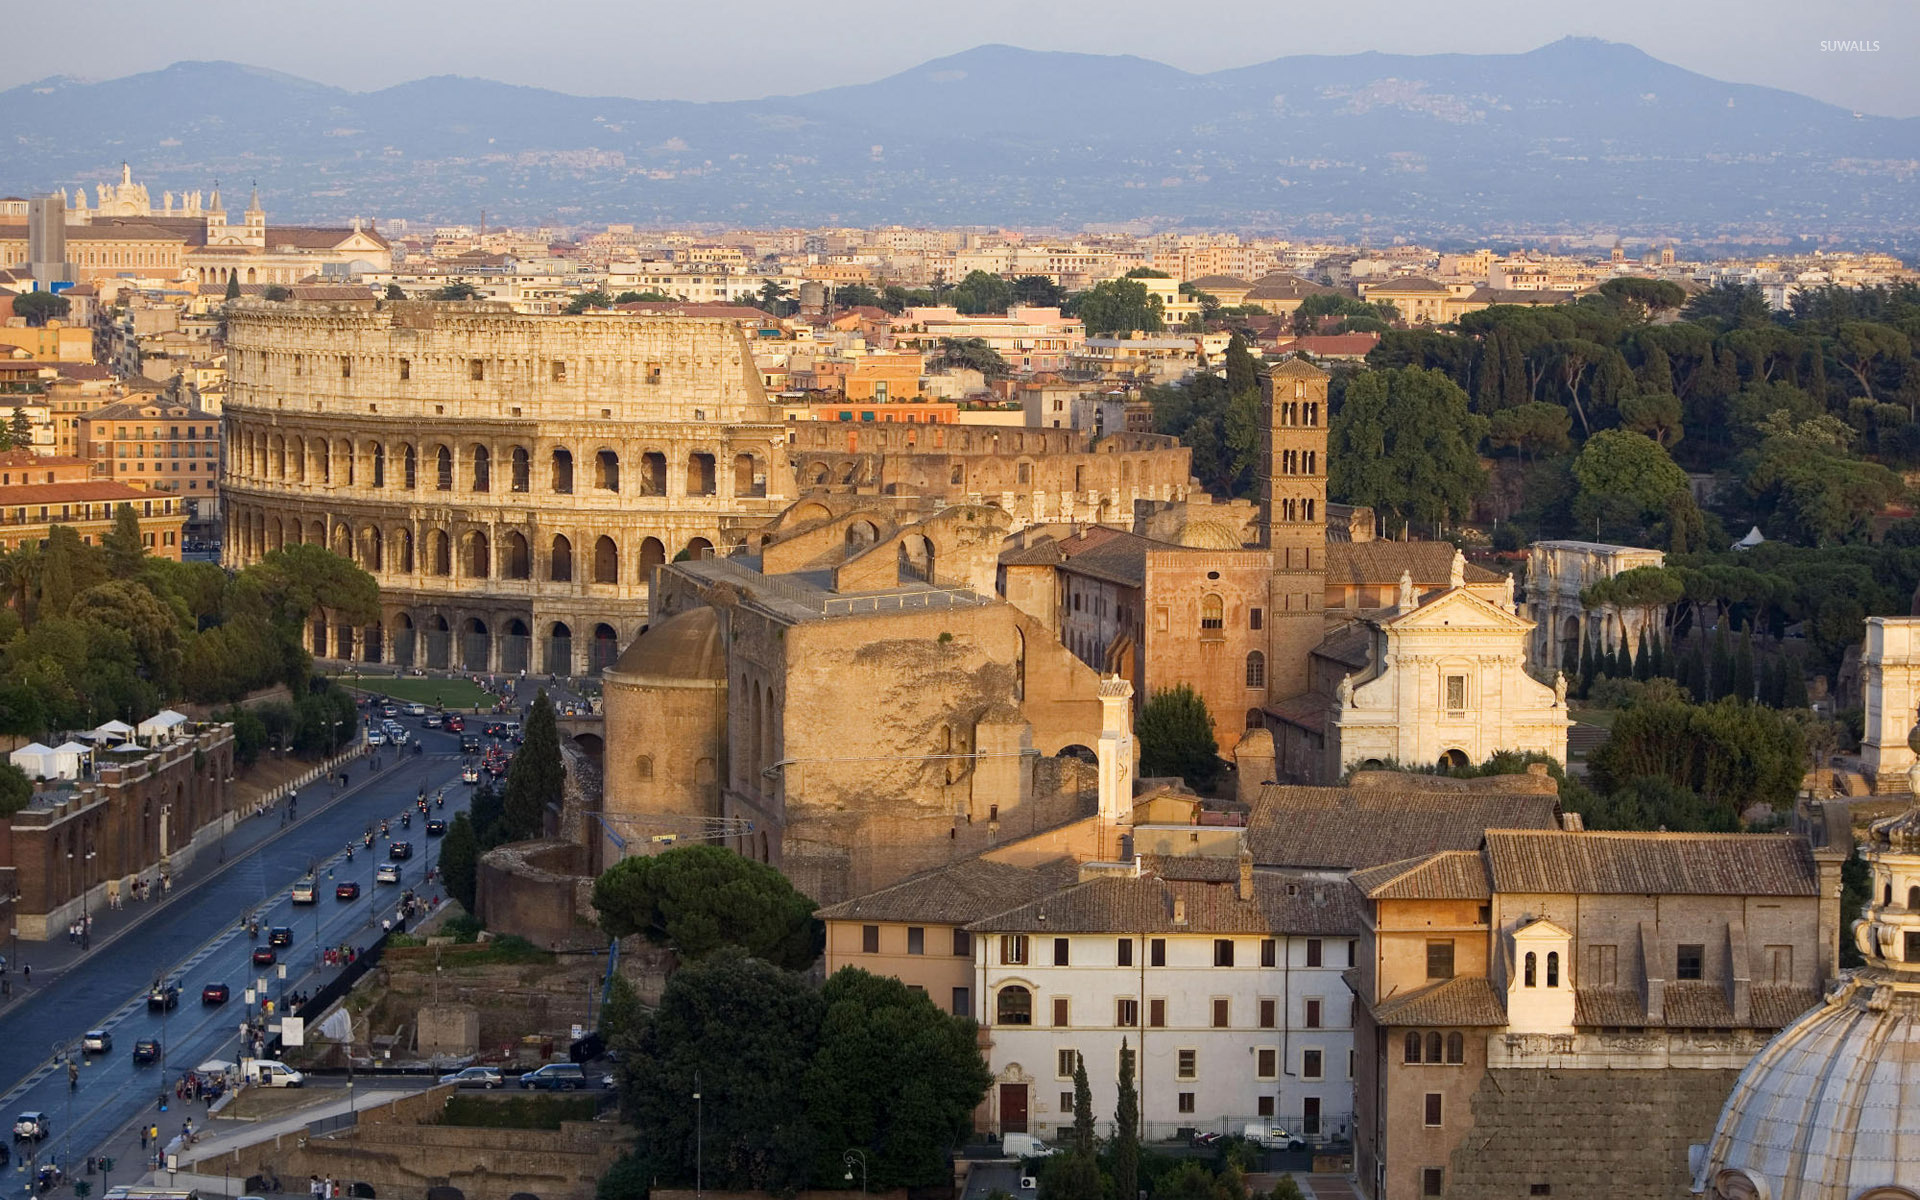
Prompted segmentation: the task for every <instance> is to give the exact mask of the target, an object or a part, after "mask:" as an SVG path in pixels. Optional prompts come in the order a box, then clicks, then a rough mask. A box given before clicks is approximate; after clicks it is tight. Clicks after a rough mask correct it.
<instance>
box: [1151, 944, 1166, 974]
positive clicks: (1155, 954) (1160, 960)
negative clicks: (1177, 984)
mask: <svg viewBox="0 0 1920 1200" xmlns="http://www.w3.org/2000/svg"><path fill="white" fill-rule="evenodd" d="M1147 965H1148V966H1150V967H1164V966H1166V965H1167V939H1165V938H1154V939H1152V940H1151V941H1149V942H1148V943H1147Z"/></svg>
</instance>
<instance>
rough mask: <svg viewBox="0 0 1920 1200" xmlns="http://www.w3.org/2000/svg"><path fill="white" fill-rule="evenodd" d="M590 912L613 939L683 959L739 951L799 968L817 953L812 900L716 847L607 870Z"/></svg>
mask: <svg viewBox="0 0 1920 1200" xmlns="http://www.w3.org/2000/svg"><path fill="white" fill-rule="evenodd" d="M593 907H594V909H595V910H596V911H597V912H598V913H599V914H600V927H601V928H602V929H604V930H606V932H607V934H608V935H609V936H611V937H628V936H630V935H632V934H636V933H637V934H641V935H643V936H644V937H646V938H647V940H648V941H651V942H655V943H657V944H659V945H663V946H671V947H672V948H673V950H674V952H675V953H676V954H678V955H679V956H680V958H681V960H682V961H691V960H698V959H701V958H705V957H707V956H708V955H711V954H714V953H716V952H718V951H720V950H722V949H723V948H726V947H738V948H740V949H743V950H745V951H746V952H747V953H749V954H752V955H754V956H756V957H758V958H764V959H766V960H768V961H769V962H772V963H776V964H778V965H780V966H783V967H788V968H791V969H794V970H798V969H800V968H802V967H805V966H807V965H808V964H810V963H812V962H813V960H814V959H816V958H818V957H819V956H820V950H821V947H822V945H823V936H824V935H823V933H822V930H821V926H820V923H819V922H818V921H816V920H815V919H814V916H813V910H814V907H815V906H814V903H813V901H811V900H809V899H807V898H806V897H805V896H803V895H801V894H800V893H799V892H798V891H796V890H795V889H794V886H793V884H791V883H789V882H788V881H787V877H786V876H784V875H782V874H780V872H778V871H776V870H774V869H773V868H772V867H770V866H767V865H766V864H765V863H757V862H754V861H753V860H752V859H749V858H744V857H742V856H741V855H739V854H736V853H734V852H733V851H731V850H727V849H724V848H722V847H719V846H680V847H675V848H673V849H671V850H667V851H665V852H663V853H661V854H657V855H638V856H635V857H633V858H628V859H624V860H622V861H620V862H618V863H615V864H614V865H613V866H611V867H609V868H607V870H606V871H605V872H603V873H602V874H601V876H600V877H599V878H598V879H596V880H595V881H594V884H593Z"/></svg>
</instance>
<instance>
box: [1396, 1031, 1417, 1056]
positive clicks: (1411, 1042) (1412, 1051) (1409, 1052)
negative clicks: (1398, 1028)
mask: <svg viewBox="0 0 1920 1200" xmlns="http://www.w3.org/2000/svg"><path fill="white" fill-rule="evenodd" d="M1420 1045H1421V1042H1420V1035H1419V1034H1417V1033H1409V1034H1408V1035H1407V1040H1406V1048H1405V1050H1403V1051H1402V1052H1401V1054H1400V1061H1401V1062H1403V1063H1417V1062H1419V1061H1420Z"/></svg>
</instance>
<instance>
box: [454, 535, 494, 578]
mask: <svg viewBox="0 0 1920 1200" xmlns="http://www.w3.org/2000/svg"><path fill="white" fill-rule="evenodd" d="M460 568H461V572H462V573H463V574H464V575H466V577H467V578H469V579H488V578H491V577H492V575H493V546H492V544H491V543H490V542H488V540H487V535H486V533H485V531H483V530H479V529H470V530H468V531H467V534H466V536H465V537H463V538H461V539H460Z"/></svg>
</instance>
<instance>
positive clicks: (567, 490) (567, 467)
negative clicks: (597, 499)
mask: <svg viewBox="0 0 1920 1200" xmlns="http://www.w3.org/2000/svg"><path fill="white" fill-rule="evenodd" d="M553 490H554V492H555V494H557V495H561V496H571V495H573V451H571V450H569V449H567V448H566V447H565V446H555V447H554V448H553Z"/></svg>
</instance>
